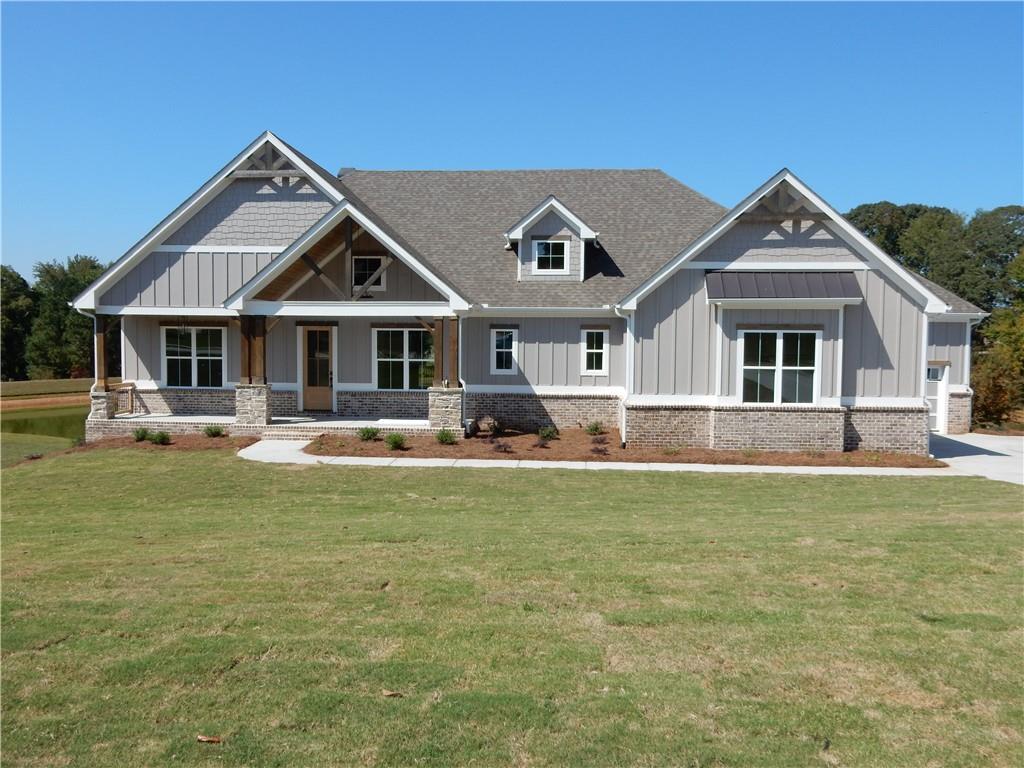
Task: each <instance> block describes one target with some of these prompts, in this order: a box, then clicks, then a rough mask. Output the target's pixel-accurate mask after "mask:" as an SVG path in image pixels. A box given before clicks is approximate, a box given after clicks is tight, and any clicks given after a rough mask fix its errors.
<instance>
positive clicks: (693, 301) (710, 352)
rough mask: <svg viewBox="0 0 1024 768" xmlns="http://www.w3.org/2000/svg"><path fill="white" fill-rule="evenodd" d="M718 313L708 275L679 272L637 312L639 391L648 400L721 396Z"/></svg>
mask: <svg viewBox="0 0 1024 768" xmlns="http://www.w3.org/2000/svg"><path fill="white" fill-rule="evenodd" d="M713 313H714V308H713V307H710V306H708V303H707V292H706V290H705V287H704V272H703V270H700V269H680V270H677V271H676V273H675V274H674V275H672V276H671V277H670V278H669V279H668V280H666V281H665V282H664V283H662V284H661V285H660V286H658V288H657V289H655V290H654V292H652V293H651V294H650V295H649V296H647V297H646V298H645V299H644V300H643V301H642V302H641V303H640V305H639V306H638V307H637V310H636V317H635V320H634V326H633V333H634V335H635V337H636V345H635V350H634V356H633V391H634V392H636V393H637V394H642V395H693V396H700V395H713V394H714V393H715V353H716V347H715V335H716V329H715V323H714V314H713Z"/></svg>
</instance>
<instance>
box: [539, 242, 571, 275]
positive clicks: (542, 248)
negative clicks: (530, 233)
mask: <svg viewBox="0 0 1024 768" xmlns="http://www.w3.org/2000/svg"><path fill="white" fill-rule="evenodd" d="M568 245H569V242H568V241H567V240H534V241H533V273H534V274H535V275H567V274H569V248H568Z"/></svg>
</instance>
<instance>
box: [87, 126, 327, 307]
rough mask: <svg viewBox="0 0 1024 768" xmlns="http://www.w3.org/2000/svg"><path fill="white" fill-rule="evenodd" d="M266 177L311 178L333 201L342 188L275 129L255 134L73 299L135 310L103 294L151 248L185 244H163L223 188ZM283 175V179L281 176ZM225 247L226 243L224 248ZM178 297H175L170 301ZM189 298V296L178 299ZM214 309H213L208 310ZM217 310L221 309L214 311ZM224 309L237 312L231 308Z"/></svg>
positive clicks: (274, 249)
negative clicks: (104, 301)
mask: <svg viewBox="0 0 1024 768" xmlns="http://www.w3.org/2000/svg"><path fill="white" fill-rule="evenodd" d="M252 178H257V179H266V180H267V181H268V182H270V183H279V184H298V183H301V184H306V183H308V184H311V185H312V186H313V187H315V188H316V190H318V191H319V192H320V193H321V194H322V195H324V196H325V197H326V199H327V200H328V201H330V202H331V203H333V204H335V205H336V204H337V203H339V202H340V201H341V200H342V194H341V192H340V191H338V189H337V188H336V187H335V185H334V184H333V183H332V181H331V179H330V178H329V177H327V176H325V175H324V173H323V172H322V169H318V168H315V167H313V166H311V165H310V164H309V163H307V162H306V161H305V160H304V159H303V158H302V157H301V156H299V155H298V154H297V153H296V152H294V151H293V150H292V149H291V148H290V147H288V145H287V144H285V143H284V142H282V141H281V140H280V139H279V138H278V137H277V136H275V135H274V134H273V133H271V132H270V131H266V132H265V133H262V134H261V135H260V136H258V137H257V138H256V139H254V140H253V141H252V142H251V143H250V144H249V145H248V146H247V147H245V149H243V150H242V151H241V152H239V153H238V154H237V155H236V156H235V157H234V158H232V159H231V160H230V161H229V162H228V163H227V165H225V166H224V167H223V168H221V169H220V170H219V171H218V172H217V173H216V174H214V175H213V176H212V177H211V178H210V179H209V180H208V181H207V182H206V183H205V184H203V186H201V187H200V188H199V189H198V190H196V191H195V192H194V193H193V194H192V195H191V196H190V197H189V198H188V199H187V200H185V202H183V203H182V204H181V205H179V206H178V207H177V208H176V209H175V210H174V211H173V212H172V213H171V214H170V215H169V216H167V217H166V218H165V219H164V220H163V221H161V222H160V223H159V224H157V225H156V226H155V227H154V228H153V229H151V230H150V231H149V232H148V233H147V234H146V235H145V236H144V237H143V238H142V239H141V240H139V241H138V242H137V243H136V244H135V245H133V246H132V247H131V248H130V249H129V250H128V251H127V252H126V253H125V254H124V255H123V256H121V258H119V259H118V260H117V261H116V262H115V263H114V264H113V265H112V266H111V267H110V269H108V270H107V271H106V272H104V273H103V274H102V275H101V276H100V277H99V278H98V279H97V280H96V281H95V282H94V283H93V284H92V285H90V286H89V287H88V288H86V289H85V291H83V292H82V293H81V294H80V295H79V296H78V297H77V298H76V299H75V300H74V301H73V302H72V306H73V307H74V308H75V309H78V310H82V311H89V312H94V311H97V309H102V311H104V312H105V313H109V314H118V313H121V314H130V313H132V312H133V311H134V310H132V309H130V308H126V309H128V311H127V312H122V311H120V308H119V307H110V306H106V307H101V301H100V299H101V298H102V297H104V296H105V294H106V293H107V292H108V290H109V289H110V288H111V287H113V286H115V285H116V284H117V283H118V281H120V280H121V279H122V278H124V277H125V276H126V275H128V274H129V273H130V272H131V271H132V270H133V269H134V268H136V267H137V266H138V265H140V263H141V262H142V261H143V260H144V259H145V258H146V257H147V256H148V255H149V254H151V253H154V252H159V251H161V250H177V251H180V250H181V246H180V245H170V246H169V245H164V244H165V243H167V242H169V240H173V239H174V237H173V236H174V235H175V234H176V233H178V231H179V230H180V229H182V228H183V227H185V226H186V225H187V224H188V223H189V222H191V221H192V220H193V218H194V217H196V215H197V214H199V213H200V212H201V211H203V209H204V208H205V207H206V206H207V205H208V204H209V203H211V202H212V201H214V200H215V199H216V198H217V197H218V196H219V195H220V194H221V193H222V192H224V191H225V190H227V189H228V187H229V186H230V185H231V184H232V183H234V182H235V181H237V180H239V179H252ZM278 179H280V181H277V180H278ZM283 248H284V245H280V246H277V247H266V248H262V249H259V248H257V249H256V251H257V252H260V251H262V252H266V253H274V254H276V253H277V252H280V251H281V250H283ZM220 250H221V251H223V250H224V249H223V248H220ZM171 303H175V302H171ZM177 303H184V302H177ZM207 314H210V313H207ZM213 314H216V313H213ZM225 314H234V313H227V312H225Z"/></svg>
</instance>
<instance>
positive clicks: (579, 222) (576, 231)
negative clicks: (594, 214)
mask: <svg viewBox="0 0 1024 768" xmlns="http://www.w3.org/2000/svg"><path fill="white" fill-rule="evenodd" d="M562 229H564V230H568V231H569V232H570V233H571V234H570V236H569V239H568V240H567V241H565V244H564V245H560V242H561V241H562V240H564V238H565V236H564V235H560V234H556V231H557V230H562ZM504 234H505V248H506V249H509V250H515V249H517V250H518V265H517V271H516V274H517V279H519V280H522V279H523V276H524V272H523V267H524V264H531V265H533V268H532V270H530V271H531V272H532V273H533V275H534V276H539V277H546V276H545V275H542V274H540V273H541V272H542V270H539V269H537V265H536V264H535V263H534V262H535V259H538V258H548V259H549V260H550V259H551V258H552V257H551V255H549V254H547V253H546V252H545V254H544V255H543V256H539V255H538V253H534V251H533V249H534V248H536V247H537V243H536V242H535V241H537V240H541V241H543V240H544V237H545V236H552V242H553V244H554V246H555V247H557V248H558V250H559V253H558V254H555V258H559V257H560V258H561V259H563V260H564V267H563V268H562V269H558V270H551V272H552V275H556V276H557V275H563V276H565V277H567V278H570V279H578V280H579V281H581V282H582V281H583V276H584V274H585V269H584V253H585V252H586V244H587V242H593V241H595V240H596V239H597V236H598V232H596V231H595V230H594V229H593V228H591V227H590V226H589V225H588V224H587V223H586V222H585V221H583V219H582V218H580V217H579V216H578V215H576V214H575V213H573V212H572V211H571V210H570V209H569V208H568V206H566V205H565V204H564V203H562V202H561V201H560V200H559V199H558V198H557V197H555V196H554V195H548V196H547V197H546V198H545V199H544V200H542V201H541V202H540V204H539V205H537V206H536V207H535V208H534V209H533V210H531V211H530V212H529V213H528V214H526V216H524V217H523V218H522V219H520V220H519V221H517V222H516V223H515V224H513V225H512V227H511V228H509V229H508V230H506V231H505V233H504ZM574 238H575V241H574ZM545 244H546V243H545ZM548 247H550V246H548ZM574 260H575V261H578V264H577V265H575V269H574V268H573V264H572V262H573V261H574Z"/></svg>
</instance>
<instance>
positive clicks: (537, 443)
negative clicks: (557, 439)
mask: <svg viewBox="0 0 1024 768" xmlns="http://www.w3.org/2000/svg"><path fill="white" fill-rule="evenodd" d="M549 442H550V440H548V439H547V438H546V437H541V436H540V435H537V439H536V440H534V441H533V447H534V448H547V447H548V443H549Z"/></svg>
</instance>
